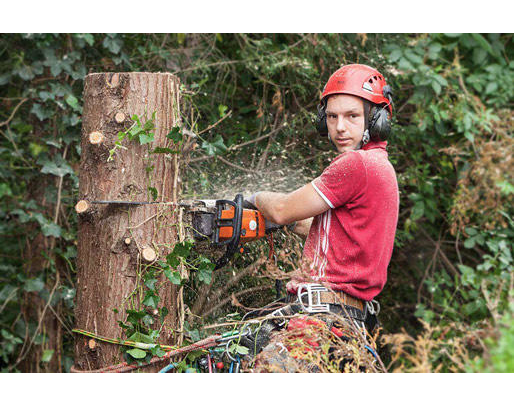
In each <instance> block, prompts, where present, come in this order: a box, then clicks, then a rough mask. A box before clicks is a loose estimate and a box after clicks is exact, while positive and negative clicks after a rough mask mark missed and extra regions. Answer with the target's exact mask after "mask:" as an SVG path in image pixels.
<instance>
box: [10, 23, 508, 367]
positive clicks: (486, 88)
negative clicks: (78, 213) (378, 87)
mask: <svg viewBox="0 0 514 407" xmlns="http://www.w3.org/2000/svg"><path fill="white" fill-rule="evenodd" d="M512 51H513V49H512V35H511V34H478V33H473V34H387V35H382V34H368V35H365V34H359V35H353V34H344V35H340V34H255V35H254V34H252V35H250V34H166V35H160V34H159V35H129V34H124V35H120V34H13V35H5V34H2V35H1V36H0V53H1V56H2V59H1V62H0V103H1V106H2V109H1V112H0V135H1V138H0V218H1V222H0V235H1V236H2V245H1V247H0V255H1V256H2V264H1V265H0V269H1V271H2V277H1V279H0V310H1V311H2V312H1V313H0V315H1V316H0V343H1V352H0V366H1V368H2V369H3V370H7V371H16V370H23V371H26V370H33V371H37V370H46V371H65V370H67V369H69V366H70V365H71V361H72V359H71V358H72V346H71V343H72V337H71V336H70V335H69V333H68V332H69V331H70V328H72V327H73V298H74V296H75V259H76V239H77V236H76V218H75V212H74V211H73V206H74V204H75V202H76V200H77V191H78V177H77V168H78V161H79V159H80V153H81V149H80V128H81V118H80V115H81V111H82V89H83V78H84V76H85V75H86V74H87V73H88V72H100V71H155V72H157V71H161V72H163V71H167V72H173V73H176V74H177V75H178V76H179V77H180V79H181V83H182V88H181V90H182V104H183V106H182V119H183V122H184V126H185V127H186V128H188V129H190V130H191V131H193V132H194V133H196V134H197V135H198V139H197V141H196V142H197V143H198V145H199V148H196V149H195V150H194V153H193V156H192V158H191V160H190V162H189V164H187V165H188V168H187V173H188V174H191V175H193V176H192V177H190V179H188V180H186V183H185V191H184V195H189V196H200V197H214V196H215V197H228V198H231V197H232V196H233V195H235V190H237V191H240V190H244V191H245V193H250V192H254V191H255V190H257V189H263V188H264V189H271V190H292V189H293V188H295V187H298V186H300V185H301V184H302V183H303V182H306V180H307V181H308V180H309V179H311V178H312V177H314V176H316V175H318V174H319V173H320V171H321V170H322V168H323V167H324V166H326V165H327V163H328V162H329V160H330V159H331V158H332V157H333V156H334V154H333V153H331V152H329V151H328V150H329V145H328V142H327V141H326V140H323V139H320V138H319V137H317V134H316V131H315V128H314V127H313V125H312V121H313V119H314V113H315V111H316V109H315V107H316V104H317V101H318V96H319V92H320V91H321V89H322V86H323V84H324V82H325V81H326V80H327V79H328V77H329V75H330V73H331V72H332V71H334V70H335V69H336V68H337V67H338V66H340V65H341V64H345V63H352V62H359V63H366V64H369V65H372V66H375V67H377V68H378V69H379V70H381V71H382V72H383V73H384V75H385V76H386V78H387V80H388V82H389V83H390V84H391V85H392V87H393V90H394V93H395V97H394V99H395V123H394V127H393V129H394V130H393V135H392V137H391V140H390V145H389V154H390V159H391V161H392V162H393V164H394V166H395V169H396V171H397V175H398V181H399V186H400V190H401V208H400V219H399V226H398V232H397V237H396V248H395V252H394V255H393V260H392V262H391V265H390V269H389V275H390V277H389V280H388V285H387V286H386V288H385V290H384V292H383V293H382V294H381V295H380V298H379V300H380V301H381V302H382V309H383V310H384V311H383V314H382V322H383V323H384V325H385V330H386V331H387V332H390V333H391V334H395V333H401V331H400V329H399V327H404V328H405V335H406V336H404V337H403V339H404V340H405V341H407V342H406V343H408V341H411V339H409V338H413V340H414V342H412V341H411V342H410V343H415V341H416V338H418V337H421V338H423V337H425V336H426V335H429V333H430V332H432V331H431V330H432V329H433V330H442V331H444V330H445V329H447V328H448V329H449V330H450V332H451V334H445V335H442V336H437V338H438V339H437V340H438V341H439V344H438V345H437V346H434V347H432V348H430V349H429V350H427V352H428V353H427V355H426V358H425V359H424V360H425V361H426V365H423V366H425V367H426V371H434V370H437V369H440V370H441V371H452V370H458V371H463V370H466V369H471V368H469V367H467V366H470V364H468V363H467V362H465V361H464V359H462V360H463V361H461V362H459V363H455V362H454V361H452V359H451V358H450V357H446V356H444V357H443V356H438V354H439V353H438V352H439V351H440V350H441V349H446V351H445V352H447V353H448V354H450V355H451V356H453V355H458V354H459V352H462V347H463V346H465V345H464V344H465V343H466V340H467V339H465V338H468V337H480V338H482V337H483V336H487V335H486V334H483V331H482V330H483V326H484V325H487V326H489V327H490V329H489V330H487V332H491V337H492V339H491V341H486V343H487V344H488V346H489V347H490V351H486V350H484V349H483V348H477V349H476V352H475V353H476V356H475V355H474V354H473V355H470V356H469V357H470V358H471V359H472V360H475V359H473V358H475V357H477V358H479V357H480V355H484V359H483V362H480V363H479V362H476V363H477V364H476V365H474V366H475V367H474V368H473V369H476V370H481V369H483V370H488V371H489V370H490V371H505V370H509V369H511V367H510V366H509V365H508V364H506V365H502V364H501V363H500V361H501V360H502V358H504V359H505V358H506V357H507V356H508V355H509V353H508V352H509V349H511V348H512V347H511V346H510V347H509V344H510V341H511V337H512V335H511V332H510V330H509V329H508V326H509V325H506V322H505V321H507V319H505V320H504V319H503V318H510V317H508V316H506V315H508V313H509V312H510V311H508V310H509V303H510V302H512V295H511V294H509V293H510V292H511V290H512V288H511V287H512V284H513V271H512V270H513V269H514V267H513V260H512V254H513V247H512V242H513V233H514V225H513V223H512V217H513V196H514V195H513V189H514V187H513V185H514V180H513V179H512V170H511V168H512V146H513V143H512V134H511V133H512V109H511V108H512V100H513V95H514V83H513V82H514V75H513V70H514V61H513V58H512V56H513V52H512ZM132 120H133V124H132V127H130V128H129V129H127V130H126V131H124V132H121V133H120V135H119V137H120V138H119V140H118V142H119V144H117V146H115V148H114V151H113V152H112V154H111V158H113V159H115V153H116V148H123V147H124V143H125V142H126V140H131V139H134V140H137V141H138V142H139V143H140V144H144V143H148V142H149V141H150V140H151V138H152V135H151V134H152V129H153V125H154V123H153V120H154V117H153V116H151V117H150V118H144V119H143V118H139V117H132ZM168 136H169V137H170V138H172V139H173V140H177V141H180V142H182V139H183V137H182V136H183V134H182V133H181V129H179V128H176V129H174V130H173V131H172V132H170V134H169V135H168ZM152 153H155V154H159V153H164V154H175V153H176V152H175V151H164V150H158V149H155V150H154V151H152ZM227 162H229V163H230V164H231V165H229V164H227ZM234 165H235V166H237V169H236V168H235V167H234ZM149 168H151V164H150V163H149ZM150 171H151V170H150ZM281 172H282V173H281ZM281 174H282V175H281ZM266 180H270V181H269V182H268V183H267V182H266ZM147 188H148V192H149V196H151V197H152V198H153V199H154V200H155V199H157V198H158V197H157V195H156V194H157V190H158V188H155V185H152V184H151V183H150V182H149V185H147ZM277 239H278V242H277V243H276V244H277V246H278V249H277V251H278V252H279V256H278V263H277V264H278V266H277V267H279V268H281V269H283V270H282V271H284V270H290V269H292V268H293V266H294V264H296V263H297V261H299V259H298V258H297V252H298V251H299V250H296V249H293V247H292V246H290V247H288V246H287V245H293V241H292V240H291V239H289V238H287V237H284V236H279V237H277ZM294 244H299V245H300V246H301V243H297V242H296V243H294ZM280 245H283V246H280ZM262 246H263V242H259V243H257V244H255V245H253V246H252V248H251V250H249V251H248V253H246V254H245V255H244V256H242V255H238V256H236V258H235V259H234V262H233V267H234V269H235V270H236V271H235V272H232V271H229V270H222V271H220V272H218V273H212V268H213V266H212V263H211V262H210V261H209V260H208V259H207V258H203V259H202V257H195V256H194V255H193V256H192V254H193V253H192V251H191V247H189V243H188V242H183V243H182V244H181V245H178V246H176V247H175V249H173V253H174V254H173V255H171V256H168V258H167V259H166V262H160V263H156V264H154V265H153V266H152V267H149V268H147V269H145V270H141V272H142V277H143V280H142V284H141V288H142V289H143V291H144V294H143V297H142V298H141V301H142V308H139V306H140V305H141V304H138V305H137V307H134V308H130V309H131V310H133V313H131V314H130V315H129V317H128V318H127V321H123V322H122V323H123V324H126V326H127V328H126V332H127V334H130V335H127V336H132V335H136V334H138V335H139V334H140V335H147V336H148V338H146V337H140V338H139V339H140V341H142V342H145V341H154V340H155V338H156V336H155V337H153V336H152V335H155V333H153V331H157V333H158V329H157V330H155V329H152V328H150V326H153V325H151V324H150V325H148V324H149V323H150V318H152V319H153V318H156V319H158V318H160V317H161V316H162V312H164V310H162V309H161V310H158V316H152V314H149V313H148V312H146V311H145V312H144V314H139V312H141V310H143V309H144V310H146V308H144V307H147V308H149V309H152V308H153V305H155V302H156V299H157V298H158V297H159V292H158V288H159V286H158V284H156V283H155V281H154V280H155V279H156V278H157V277H158V275H161V274H164V276H166V278H168V279H169V280H170V281H172V283H174V284H177V285H180V286H181V287H183V288H184V293H185V298H186V302H187V305H188V307H187V308H188V309H190V310H191V314H190V315H188V318H187V319H188V324H187V327H188V328H189V329H190V331H191V332H194V330H195V329H196V328H198V327H199V325H201V323H200V322H201V321H200V320H198V319H195V318H196V317H194V316H193V314H194V315H200V316H201V315H202V314H204V313H206V314H207V313H209V312H211V311H212V308H211V307H208V306H207V305H206V304H205V303H203V302H202V300H198V299H199V298H203V299H204V298H205V297H207V295H209V297H210V298H213V299H214V301H217V302H220V303H221V302H222V301H224V300H225V299H226V298H229V301H228V302H225V303H224V304H225V306H220V307H219V308H218V309H217V311H216V312H214V311H213V312H212V313H210V314H208V315H210V316H212V317H216V316H217V315H219V314H223V313H225V312H226V311H228V310H233V309H234V307H236V305H237V302H234V301H233V300H232V302H230V295H231V294H232V293H237V292H238V291H244V290H249V289H252V288H258V287H259V286H262V285H263V281H262V279H261V278H258V277H257V275H262V274H263V273H264V271H265V270H264V269H265V267H266V266H265V265H264V264H263V262H261V263H259V262H257V261H256V260H257V259H259V258H261V257H263V256H265V254H264V253H263V252H261V251H259V249H262ZM300 249H301V247H300ZM175 250H176V251H175ZM300 251H301V250H300ZM179 267H187V268H191V269H192V270H197V272H196V273H195V274H194V275H193V278H192V279H191V280H186V281H185V280H184V279H182V278H181V277H180V276H181V274H180V273H179V271H178V268H179ZM509 290H510V291H509ZM263 293H264V295H260V296H258V295H256V294H254V293H253V292H251V293H249V294H245V297H244V303H245V304H246V305H247V306H249V307H254V306H258V305H262V304H263V303H264V302H266V301H267V300H268V299H270V298H272V296H273V294H275V293H274V292H273V290H267V291H263ZM234 298H235V297H234ZM236 299H239V300H240V299H241V297H238V298H236ZM145 303H146V304H145ZM47 304H49V306H46V305H47ZM234 304H236V305H234ZM50 306H51V308H50ZM211 306H212V304H211ZM193 311H194V312H193ZM43 315H44V318H43ZM54 315H58V316H59V318H58V319H57V318H55V317H54ZM48 318H49V319H51V320H54V321H58V322H56V325H58V326H60V330H61V331H62V332H63V333H62V338H63V340H62V341H56V337H55V335H56V333H55V332H54V331H51V330H49V329H47V328H46V322H44V321H46V320H47V319H48ZM145 318H146V319H145ZM418 318H421V319H422V320H424V321H425V322H422V323H420V322H419V320H418ZM43 320H44V321H43ZM40 322H41V324H40ZM153 322H156V321H153ZM147 323H148V324H147ZM426 323H429V325H425V324H426ZM511 325H512V324H511ZM41 326H44V329H42V327H41ZM48 326H50V325H48ZM432 333H433V332H432ZM424 335H425V336H424ZM429 336H430V335H429ZM456 338H460V339H456ZM509 338H510V339H509ZM480 340H481V339H480ZM484 340H485V339H484ZM146 343H151V342H146ZM153 343H155V342H153ZM52 351H54V352H52ZM152 352H153V351H152ZM152 352H146V353H145V356H144V357H149V356H150V353H152ZM155 352H157V350H155ZM387 352H392V351H391V348H390V347H389V348H387ZM487 352H489V354H488V353H487ZM132 353H133V355H130V354H128V355H130V356H128V357H131V358H134V359H140V357H141V356H142V353H141V352H134V351H132ZM443 353H444V352H443ZM57 355H62V358H61V359H60V360H58V359H57ZM393 355H394V353H391V355H390V356H391V357H392V356H393ZM444 355H446V354H445V353H444ZM402 358H403V359H396V362H398V363H399V364H400V365H401V364H402V363H403V366H404V367H405V369H406V370H409V369H412V367H413V364H412V362H409V358H408V357H407V356H406V354H403V356H402ZM29 360H30V363H29ZM459 360H460V359H459ZM477 360H479V359H477ZM396 362H395V363H396ZM409 363H411V364H410V365H409ZM470 363H471V362H470ZM473 363H475V362H473Z"/></svg>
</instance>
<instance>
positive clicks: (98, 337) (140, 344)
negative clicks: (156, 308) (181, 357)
mask: <svg viewBox="0 0 514 407" xmlns="http://www.w3.org/2000/svg"><path fill="white" fill-rule="evenodd" d="M72 332H75V333H77V334H81V335H84V336H88V337H90V338H93V339H96V340H98V341H103V342H108V343H112V344H114V345H124V346H132V347H134V348H140V349H151V348H153V347H154V346H157V344H156V343H143V342H134V341H124V340H121V339H113V338H107V337H105V336H101V335H96V334H94V333H93V332H89V331H84V330H83V329H72ZM159 346H160V347H161V348H162V349H164V350H173V349H176V347H174V346H169V345H161V344H159Z"/></svg>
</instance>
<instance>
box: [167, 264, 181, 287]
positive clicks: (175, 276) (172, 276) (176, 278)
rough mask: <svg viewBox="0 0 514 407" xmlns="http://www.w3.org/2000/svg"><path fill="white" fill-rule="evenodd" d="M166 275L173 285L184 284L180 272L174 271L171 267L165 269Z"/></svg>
mask: <svg viewBox="0 0 514 407" xmlns="http://www.w3.org/2000/svg"><path fill="white" fill-rule="evenodd" d="M163 271H164V275H165V276H166V277H167V278H168V280H170V281H171V283H172V284H175V285H180V284H181V283H182V278H181V277H180V273H179V272H178V271H172V270H171V269H170V268H169V267H168V268H165V269H164V270H163Z"/></svg>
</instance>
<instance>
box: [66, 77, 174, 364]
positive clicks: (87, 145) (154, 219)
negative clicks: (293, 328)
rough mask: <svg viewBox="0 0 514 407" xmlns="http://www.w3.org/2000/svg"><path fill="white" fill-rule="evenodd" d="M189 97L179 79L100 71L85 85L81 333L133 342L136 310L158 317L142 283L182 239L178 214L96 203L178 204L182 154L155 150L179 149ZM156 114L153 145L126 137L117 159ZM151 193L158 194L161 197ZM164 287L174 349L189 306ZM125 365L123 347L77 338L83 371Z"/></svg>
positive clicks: (165, 208)
mask: <svg viewBox="0 0 514 407" xmlns="http://www.w3.org/2000/svg"><path fill="white" fill-rule="evenodd" d="M179 96H180V95H179V80H178V78H177V77H175V76H174V75H171V74H167V73H139V72H138V73H94V74H89V75H87V76H86V78H85V85H84V111H83V123H82V143H81V147H82V156H81V166H80V176H79V182H80V184H79V197H80V199H81V200H85V201H86V202H87V203H86V204H85V205H83V206H80V205H78V206H77V207H76V209H77V212H78V213H79V215H78V217H79V225H78V257H77V273H78V280H77V303H76V310H75V316H76V328H79V329H83V330H86V331H91V332H93V333H95V334H97V335H101V336H106V337H109V338H121V339H126V336H125V335H124V333H123V330H122V328H121V327H120V326H119V324H118V321H122V322H124V321H125V320H126V317H127V313H126V310H127V309H137V310H146V311H147V312H148V314H149V315H150V316H152V314H154V313H155V312H156V309H151V308H150V307H148V306H145V305H143V304H142V301H143V296H144V291H145V289H146V287H145V285H144V282H143V281H142V278H143V276H144V273H145V272H147V270H148V266H149V265H150V264H153V265H156V264H157V263H156V262H157V261H158V260H165V256H166V255H167V254H168V253H169V252H170V249H172V248H173V246H174V243H175V242H176V241H177V239H178V233H180V232H179V231H178V230H177V227H176V226H177V223H179V219H178V218H179V217H178V214H177V211H176V207H175V206H173V205H162V204H149V205H139V206H136V205H118V204H95V203H92V201H160V202H176V201H177V196H178V193H179V187H180V182H179V181H180V180H179V178H178V156H177V154H162V153H160V154H158V153H154V154H152V153H151V151H152V150H154V149H155V148H156V147H163V148H170V149H172V150H174V149H175V148H176V146H174V145H173V142H172V141H171V140H170V139H168V138H167V137H166V135H167V134H168V133H169V132H170V130H171V129H172V128H173V127H174V126H177V125H178V124H179V121H180V116H179ZM154 112H155V130H153V131H152V132H153V133H154V134H155V135H154V139H153V141H152V142H150V143H148V144H140V140H139V139H138V138H136V139H134V140H129V139H128V138H127V137H126V138H125V139H124V140H123V141H122V143H121V144H122V147H120V148H117V149H116V151H115V153H114V155H113V160H111V161H108V158H109V150H111V149H113V147H114V145H115V144H114V143H115V142H116V141H117V140H118V132H120V131H124V130H126V129H128V128H129V127H130V126H132V125H133V124H134V122H133V121H132V119H131V118H132V117H133V115H137V116H138V117H139V118H140V120H141V122H142V123H143V124H144V123H145V121H146V120H149V119H151V118H152V114H153V113H154ZM150 188H155V189H156V191H157V193H158V195H157V198H156V199H154V197H152V194H151V193H150V192H149V191H150ZM152 252H153V255H152ZM153 257H155V258H153ZM160 284H162V285H160ZM156 287H159V296H160V302H159V305H158V308H160V307H162V306H165V307H167V309H168V310H169V314H168V315H167V316H166V317H165V318H164V326H163V329H162V331H161V335H160V338H159V342H160V343H161V344H174V343H176V342H177V340H178V337H177V336H176V333H174V330H176V329H177V327H178V328H179V329H180V327H181V323H180V322H181V318H183V316H182V315H181V311H180V308H181V303H180V301H181V298H179V295H178V290H177V289H176V286H174V285H172V284H171V283H170V282H169V281H168V280H167V279H166V278H165V276H163V275H162V273H161V274H160V277H159V283H158V284H156ZM155 320H156V321H155V323H154V325H153V328H156V329H158V328H159V326H160V325H159V322H160V321H159V318H158V317H157V318H155ZM121 361H123V360H122V358H121V352H120V347H119V346H117V345H113V344H110V343H105V342H100V341H99V342H95V341H90V338H86V337H84V336H76V338H75V369H78V370H92V369H101V368H103V367H106V366H109V365H112V364H116V363H119V362H121ZM155 369H156V367H154V368H153V370H155ZM147 371H152V368H148V369H147Z"/></svg>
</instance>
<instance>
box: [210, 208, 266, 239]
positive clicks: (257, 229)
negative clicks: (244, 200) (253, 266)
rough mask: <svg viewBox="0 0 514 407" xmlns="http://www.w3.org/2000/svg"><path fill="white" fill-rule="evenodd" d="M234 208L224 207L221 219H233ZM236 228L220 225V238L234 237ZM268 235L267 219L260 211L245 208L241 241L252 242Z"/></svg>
mask: <svg viewBox="0 0 514 407" xmlns="http://www.w3.org/2000/svg"><path fill="white" fill-rule="evenodd" d="M234 212H235V210H234V208H229V209H224V210H223V211H222V212H221V219H233V218H234ZM233 233H234V230H233V228H232V227H231V226H222V227H220V237H219V239H220V240H229V239H231V238H232V235H233ZM265 235H266V221H265V220H264V216H262V214H261V213H260V212H259V211H255V210H253V209H243V220H242V224H241V238H240V242H241V243H246V242H251V241H252V240H257V239H260V238H263V237H264V236H265Z"/></svg>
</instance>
